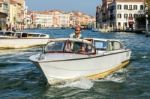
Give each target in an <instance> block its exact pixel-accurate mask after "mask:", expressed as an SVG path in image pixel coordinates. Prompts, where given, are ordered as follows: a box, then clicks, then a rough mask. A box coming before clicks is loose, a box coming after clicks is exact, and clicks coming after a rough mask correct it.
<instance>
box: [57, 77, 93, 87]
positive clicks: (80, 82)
mask: <svg viewBox="0 0 150 99" xmlns="http://www.w3.org/2000/svg"><path fill="white" fill-rule="evenodd" d="M93 85H94V82H93V81H91V80H89V79H86V78H81V79H80V80H78V81H74V82H67V83H65V84H64V85H59V86H57V87H59V88H64V87H73V88H81V89H90V88H92V87H93Z"/></svg>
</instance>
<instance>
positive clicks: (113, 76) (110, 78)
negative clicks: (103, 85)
mask: <svg viewBox="0 0 150 99" xmlns="http://www.w3.org/2000/svg"><path fill="white" fill-rule="evenodd" d="M126 72H127V69H120V70H119V71H117V72H115V73H113V74H111V75H109V76H107V77H105V78H104V79H99V80H95V81H96V82H105V81H112V82H116V83H122V82H124V81H125V80H126V76H125V75H126V74H125V73H126ZM117 73H123V75H118V74H117Z"/></svg>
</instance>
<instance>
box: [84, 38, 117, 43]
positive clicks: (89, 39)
mask: <svg viewBox="0 0 150 99" xmlns="http://www.w3.org/2000/svg"><path fill="white" fill-rule="evenodd" d="M84 39H85V40H88V41H105V42H107V41H117V42H120V40H118V39H104V38H84Z"/></svg>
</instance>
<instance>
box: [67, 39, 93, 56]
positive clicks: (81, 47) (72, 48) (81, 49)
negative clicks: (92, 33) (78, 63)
mask: <svg viewBox="0 0 150 99" xmlns="http://www.w3.org/2000/svg"><path fill="white" fill-rule="evenodd" d="M65 52H72V53H81V54H94V53H95V49H94V47H92V45H89V44H87V43H83V42H70V41H68V42H66V46H65Z"/></svg>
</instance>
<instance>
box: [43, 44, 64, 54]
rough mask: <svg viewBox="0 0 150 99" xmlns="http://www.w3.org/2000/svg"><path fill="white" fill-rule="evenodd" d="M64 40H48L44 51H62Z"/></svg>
mask: <svg viewBox="0 0 150 99" xmlns="http://www.w3.org/2000/svg"><path fill="white" fill-rule="evenodd" d="M64 45H65V42H64V41H63V42H50V43H48V45H47V46H46V47H45V52H62V51H63V48H64Z"/></svg>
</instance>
